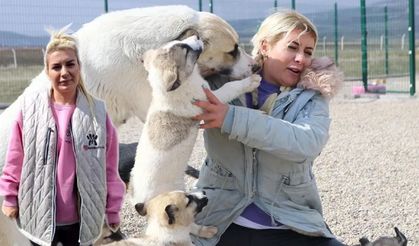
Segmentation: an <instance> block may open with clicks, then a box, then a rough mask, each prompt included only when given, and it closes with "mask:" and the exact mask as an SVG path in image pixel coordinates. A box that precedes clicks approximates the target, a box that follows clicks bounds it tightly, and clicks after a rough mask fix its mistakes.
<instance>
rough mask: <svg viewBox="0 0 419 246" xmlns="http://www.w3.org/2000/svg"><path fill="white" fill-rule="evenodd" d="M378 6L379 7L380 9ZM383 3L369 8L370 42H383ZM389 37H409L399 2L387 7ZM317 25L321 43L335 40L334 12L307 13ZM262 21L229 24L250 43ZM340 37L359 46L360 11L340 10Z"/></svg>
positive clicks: (417, 16) (418, 21)
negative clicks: (371, 40) (374, 39)
mask: <svg viewBox="0 0 419 246" xmlns="http://www.w3.org/2000/svg"><path fill="white" fill-rule="evenodd" d="M377 6H379V7H377ZM384 6H385V4H384V3H380V4H374V5H372V6H367V8H366V12H367V32H368V38H378V39H379V38H380V36H381V35H383V34H384ZM416 10H417V11H415V21H416V38H417V39H418V38H419V36H418V35H419V31H418V30H419V7H416ZM387 13H388V35H389V38H390V39H391V38H393V39H396V38H400V37H401V36H402V35H403V34H405V35H406V41H407V38H408V37H407V35H408V31H407V29H408V12H407V9H406V6H401V5H400V4H399V3H397V2H393V3H391V4H387ZM304 14H305V15H306V16H307V17H309V18H310V19H311V20H312V21H313V22H314V24H315V25H316V27H317V29H318V31H319V40H322V39H326V40H327V41H328V42H331V41H332V40H334V33H335V21H334V20H335V13H334V9H331V10H327V11H318V12H310V13H304ZM262 21H263V19H257V18H255V19H246V20H228V22H229V23H230V24H231V25H232V26H233V27H234V29H236V31H237V32H238V33H239V35H240V39H241V42H244V43H245V42H248V41H249V40H250V39H251V37H252V36H253V35H254V34H255V32H256V31H257V28H258V27H259V25H260V23H261V22H262ZM338 36H339V38H340V37H342V36H344V38H345V41H349V42H357V41H360V39H361V11H360V9H359V8H343V9H340V8H338Z"/></svg>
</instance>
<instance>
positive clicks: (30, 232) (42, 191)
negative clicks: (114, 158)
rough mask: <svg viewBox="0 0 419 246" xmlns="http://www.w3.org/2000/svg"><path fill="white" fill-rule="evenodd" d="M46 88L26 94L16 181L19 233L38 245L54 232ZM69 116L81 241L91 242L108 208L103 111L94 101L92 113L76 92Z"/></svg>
mask: <svg viewBox="0 0 419 246" xmlns="http://www.w3.org/2000/svg"><path fill="white" fill-rule="evenodd" d="M49 98H50V95H49V92H48V90H44V91H41V92H37V93H33V94H29V95H26V96H25V98H24V102H23V108H22V116H23V133H22V135H23V147H24V151H25V156H24V160H23V166H22V174H21V177H22V178H21V182H20V184H19V194H18V203H19V218H18V219H17V223H18V226H19V228H20V230H21V232H22V233H23V234H24V235H25V236H27V237H28V238H29V239H30V240H32V241H34V242H36V243H37V244H40V245H50V244H51V242H52V239H53V237H54V233H55V226H56V225H55V213H56V211H55V209H56V207H55V201H56V174H55V171H56V159H57V138H58V134H57V127H56V124H55V120H54V117H53V114H52V111H51V108H50V104H49ZM76 105H77V107H76V108H75V110H74V113H73V116H72V119H71V124H72V128H71V132H72V138H73V143H74V146H73V147H74V153H75V157H76V177H77V191H78V195H79V207H80V243H81V245H88V244H92V243H93V242H94V241H95V240H96V239H97V238H98V237H99V236H100V233H101V230H102V225H103V222H104V215H105V206H106V194H107V193H106V160H105V156H106V152H105V146H106V111H105V106H104V104H103V103H102V102H100V101H97V100H94V105H93V110H94V111H93V112H95V115H96V117H95V119H96V120H94V119H93V117H92V115H91V110H90V108H89V104H88V102H87V99H86V97H85V96H83V94H82V93H81V92H80V91H79V92H78V96H77V102H76Z"/></svg>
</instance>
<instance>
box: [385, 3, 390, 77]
mask: <svg viewBox="0 0 419 246" xmlns="http://www.w3.org/2000/svg"><path fill="white" fill-rule="evenodd" d="M384 52H385V53H384V54H385V64H384V67H385V71H386V75H388V74H389V66H388V13H387V6H385V7H384Z"/></svg>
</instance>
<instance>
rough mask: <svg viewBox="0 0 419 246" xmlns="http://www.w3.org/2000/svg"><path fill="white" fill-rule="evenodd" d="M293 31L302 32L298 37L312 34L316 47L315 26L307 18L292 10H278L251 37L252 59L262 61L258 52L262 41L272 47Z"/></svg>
mask: <svg viewBox="0 0 419 246" xmlns="http://www.w3.org/2000/svg"><path fill="white" fill-rule="evenodd" d="M295 29H297V30H302V32H301V33H300V34H299V37H300V36H301V35H303V34H305V33H311V34H313V36H314V46H316V44H317V38H318V33H317V28H316V26H315V25H314V24H313V23H312V22H311V21H310V20H309V19H308V18H307V17H305V16H304V15H302V14H300V13H298V12H296V11H294V10H280V11H278V12H275V13H273V14H271V15H270V16H268V17H267V18H266V19H265V20H264V21H263V22H262V24H261V25H260V27H259V30H258V31H257V32H256V34H255V35H254V36H253V38H252V43H253V50H252V55H253V57H254V58H255V59H256V60H262V59H263V56H262V54H261V52H260V49H261V46H262V43H263V41H266V42H268V44H270V45H273V44H275V43H276V42H278V41H279V40H281V39H282V38H285V37H287V36H288V35H289V34H290V33H291V32H292V31H293V30H295Z"/></svg>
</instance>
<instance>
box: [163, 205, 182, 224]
mask: <svg viewBox="0 0 419 246" xmlns="http://www.w3.org/2000/svg"><path fill="white" fill-rule="evenodd" d="M164 210H165V211H166V214H167V217H168V223H169V225H171V224H174V223H175V221H176V220H175V213H176V212H177V211H179V208H178V207H176V205H174V204H170V205H167V206H166V208H165V209H164Z"/></svg>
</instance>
